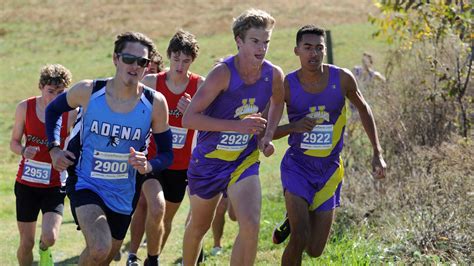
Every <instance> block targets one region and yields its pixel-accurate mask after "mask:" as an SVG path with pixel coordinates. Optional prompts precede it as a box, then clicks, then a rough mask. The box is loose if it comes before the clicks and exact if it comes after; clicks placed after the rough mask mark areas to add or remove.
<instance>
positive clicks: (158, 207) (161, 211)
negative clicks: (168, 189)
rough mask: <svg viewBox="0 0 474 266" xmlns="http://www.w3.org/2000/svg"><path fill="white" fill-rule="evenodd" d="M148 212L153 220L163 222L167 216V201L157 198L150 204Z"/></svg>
mask: <svg viewBox="0 0 474 266" xmlns="http://www.w3.org/2000/svg"><path fill="white" fill-rule="evenodd" d="M147 212H148V213H147V215H148V216H150V217H151V218H152V219H153V220H163V217H164V216H165V201H164V200H162V199H160V198H156V200H154V202H150V203H148V209H147Z"/></svg>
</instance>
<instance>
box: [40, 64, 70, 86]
mask: <svg viewBox="0 0 474 266" xmlns="http://www.w3.org/2000/svg"><path fill="white" fill-rule="evenodd" d="M71 82H72V74H71V71H69V69H67V68H66V67H64V66H63V65H60V64H49V65H45V66H43V67H42V68H41V70H40V79H39V87H40V89H41V88H43V87H44V86H46V85H52V86H62V87H64V88H67V87H69V85H71Z"/></svg>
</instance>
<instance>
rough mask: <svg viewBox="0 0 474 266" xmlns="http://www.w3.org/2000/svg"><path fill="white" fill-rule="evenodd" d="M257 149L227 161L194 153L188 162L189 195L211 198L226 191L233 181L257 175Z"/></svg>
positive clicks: (258, 163)
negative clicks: (197, 155) (235, 159)
mask: <svg viewBox="0 0 474 266" xmlns="http://www.w3.org/2000/svg"><path fill="white" fill-rule="evenodd" d="M258 155H259V152H258V150H255V151H254V152H252V153H251V154H250V155H249V156H247V157H244V158H242V159H240V160H237V161H233V162H227V161H222V160H217V159H208V158H204V157H200V158H196V157H195V156H194V155H193V156H192V158H191V161H190V162H189V168H188V187H189V194H190V195H195V194H196V195H198V196H199V197H200V198H203V199H211V198H213V197H214V196H216V195H217V194H219V193H224V194H225V193H226V192H227V189H228V188H229V187H230V186H231V185H233V184H234V183H237V182H239V181H240V180H243V179H244V178H246V177H249V176H253V175H258V170H259V165H260V162H259V161H258Z"/></svg>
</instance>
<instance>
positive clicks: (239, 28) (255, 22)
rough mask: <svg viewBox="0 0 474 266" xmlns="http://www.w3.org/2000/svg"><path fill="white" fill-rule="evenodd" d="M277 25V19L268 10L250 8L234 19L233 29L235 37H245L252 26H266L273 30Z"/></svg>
mask: <svg viewBox="0 0 474 266" xmlns="http://www.w3.org/2000/svg"><path fill="white" fill-rule="evenodd" d="M274 26H275V19H274V18H273V17H272V16H271V15H270V14H268V13H267V12H265V11H263V10H260V9H254V8H251V9H248V10H246V11H244V12H243V13H242V14H240V15H239V16H238V17H237V18H235V19H234V23H233V24H232V31H233V32H234V38H237V37H240V39H242V40H243V39H244V38H245V35H246V33H247V31H248V30H249V29H250V28H264V29H266V30H272V29H273V27H274Z"/></svg>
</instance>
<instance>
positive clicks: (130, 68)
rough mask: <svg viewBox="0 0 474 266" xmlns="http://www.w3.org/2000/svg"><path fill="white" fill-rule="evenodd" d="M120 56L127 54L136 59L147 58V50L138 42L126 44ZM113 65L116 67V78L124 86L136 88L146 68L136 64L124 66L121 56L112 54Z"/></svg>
mask: <svg viewBox="0 0 474 266" xmlns="http://www.w3.org/2000/svg"><path fill="white" fill-rule="evenodd" d="M120 53H121V54H129V55H132V56H136V57H143V58H148V48H147V47H146V46H144V45H143V44H141V43H138V42H128V43H126V45H125V48H124V49H123V50H122V51H121V52H120ZM114 64H115V65H116V69H117V70H116V71H117V72H116V77H117V78H118V79H120V80H122V82H123V83H124V84H125V85H126V86H136V85H137V84H138V82H139V81H140V80H141V79H142V78H143V75H144V74H145V70H146V67H142V66H139V65H138V64H137V62H136V61H135V62H133V63H132V64H130V65H129V64H125V63H124V62H123V61H122V58H121V56H119V55H117V54H114Z"/></svg>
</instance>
